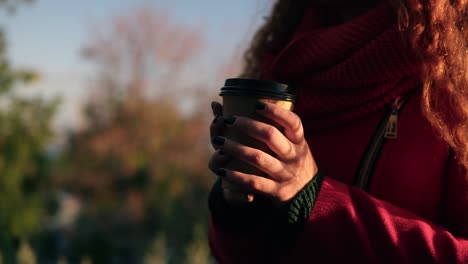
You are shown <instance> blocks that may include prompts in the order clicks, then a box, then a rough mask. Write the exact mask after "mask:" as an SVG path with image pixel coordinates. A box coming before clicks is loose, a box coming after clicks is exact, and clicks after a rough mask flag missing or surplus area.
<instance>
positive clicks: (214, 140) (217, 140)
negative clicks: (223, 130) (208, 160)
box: [211, 137, 224, 146]
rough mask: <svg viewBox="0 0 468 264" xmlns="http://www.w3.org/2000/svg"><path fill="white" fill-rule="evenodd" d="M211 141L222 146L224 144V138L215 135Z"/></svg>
mask: <svg viewBox="0 0 468 264" xmlns="http://www.w3.org/2000/svg"><path fill="white" fill-rule="evenodd" d="M211 142H213V144H215V145H217V146H222V145H224V138H222V137H215V138H213V139H212V140H211Z"/></svg>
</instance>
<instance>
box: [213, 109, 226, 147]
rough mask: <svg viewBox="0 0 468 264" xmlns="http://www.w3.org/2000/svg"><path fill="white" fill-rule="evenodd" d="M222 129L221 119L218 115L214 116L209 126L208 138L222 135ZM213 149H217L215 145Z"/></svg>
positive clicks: (222, 121) (223, 127)
mask: <svg viewBox="0 0 468 264" xmlns="http://www.w3.org/2000/svg"><path fill="white" fill-rule="evenodd" d="M224 129H225V126H224V119H223V117H222V116H220V115H217V116H215V118H214V119H213V122H211V126H210V138H214V137H217V136H222V135H224ZM213 148H214V149H218V147H217V146H215V145H213Z"/></svg>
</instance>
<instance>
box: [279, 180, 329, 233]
mask: <svg viewBox="0 0 468 264" xmlns="http://www.w3.org/2000/svg"><path fill="white" fill-rule="evenodd" d="M322 181H323V174H322V173H321V172H318V173H317V175H315V177H314V178H313V179H312V180H311V181H310V182H309V183H308V184H307V185H306V186H305V187H304V188H303V189H302V190H301V191H300V192H299V193H298V194H297V195H296V196H295V197H294V199H293V200H292V201H291V202H290V203H289V204H288V205H287V207H286V213H287V220H286V222H287V223H288V224H289V225H293V226H295V228H297V227H299V228H302V226H303V225H304V224H305V223H306V222H307V219H309V216H310V212H311V211H312V208H313V207H314V203H315V199H316V198H317V196H318V194H319V191H320V187H321V186H322Z"/></svg>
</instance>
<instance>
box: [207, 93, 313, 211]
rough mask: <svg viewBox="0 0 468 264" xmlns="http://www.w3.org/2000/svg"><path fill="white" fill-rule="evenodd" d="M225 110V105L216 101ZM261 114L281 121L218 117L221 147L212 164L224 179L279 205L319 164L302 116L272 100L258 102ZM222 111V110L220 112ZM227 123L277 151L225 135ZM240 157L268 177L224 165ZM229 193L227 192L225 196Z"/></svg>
mask: <svg viewBox="0 0 468 264" xmlns="http://www.w3.org/2000/svg"><path fill="white" fill-rule="evenodd" d="M214 106H215V107H214V108H219V109H221V111H222V106H221V105H220V104H218V103H215V104H214ZM257 113H258V114H259V115H261V116H263V117H265V118H267V119H270V120H272V121H274V122H276V123H277V124H279V125H280V126H281V127H282V128H283V129H284V133H281V132H280V131H279V130H278V129H277V128H276V127H275V126H272V125H269V124H266V123H263V122H259V121H256V120H253V119H251V118H247V117H241V116H232V117H228V118H226V119H222V118H221V117H220V116H219V117H218V118H217V119H218V120H216V123H214V124H213V125H212V127H211V135H212V136H213V137H212V143H213V146H214V147H215V149H216V150H217V151H216V152H215V153H214V154H213V156H212V158H211V159H210V164H209V167H210V169H211V170H212V171H213V172H215V173H216V174H217V175H218V176H220V177H222V178H223V180H225V181H228V182H231V183H233V184H235V185H238V186H241V187H242V188H243V189H245V190H246V191H248V192H253V193H260V194H264V195H266V196H268V197H271V198H272V199H273V201H274V202H276V203H277V204H284V203H286V202H288V201H290V200H291V199H292V198H293V197H294V196H295V195H296V194H297V193H298V192H299V191H300V190H301V189H302V188H303V187H304V186H305V185H306V184H307V183H308V182H309V181H310V180H311V179H312V178H313V176H314V175H315V174H316V173H317V170H318V169H317V165H316V164H315V161H314V159H313V157H312V154H311V152H310V149H309V146H308V145H307V142H306V140H305V138H304V131H303V127H302V123H301V120H300V118H299V117H298V116H297V115H296V114H294V113H293V112H291V111H288V110H286V109H284V108H281V107H280V106H277V105H274V104H271V103H260V102H259V103H258V104H257ZM217 114H219V113H217ZM218 122H219V123H218ZM224 125H226V126H229V127H230V128H233V129H237V130H239V131H242V132H243V133H245V134H247V135H249V136H250V137H253V138H255V139H257V140H260V141H262V142H264V143H265V144H266V145H267V146H268V147H269V148H270V149H271V150H272V151H273V152H274V153H275V155H274V156H272V155H270V154H268V153H265V152H263V151H261V150H258V149H255V148H251V147H248V146H245V145H241V144H239V143H237V142H235V141H232V140H230V139H227V138H224V137H222V136H221V133H222V127H224ZM231 158H235V159H239V160H242V161H243V162H246V163H248V164H251V165H252V166H254V167H256V168H258V169H259V170H261V171H263V172H265V173H266V174H267V177H262V176H258V175H252V174H246V173H243V172H240V171H233V170H228V169H225V168H223V166H224V165H225V164H226V163H227V162H228V161H229V160H230V159H231ZM225 196H226V195H225Z"/></svg>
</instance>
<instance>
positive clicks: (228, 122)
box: [224, 116, 236, 125]
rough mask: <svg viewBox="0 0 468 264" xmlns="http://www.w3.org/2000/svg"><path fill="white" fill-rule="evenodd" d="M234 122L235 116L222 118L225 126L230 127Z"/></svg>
mask: <svg viewBox="0 0 468 264" xmlns="http://www.w3.org/2000/svg"><path fill="white" fill-rule="evenodd" d="M235 121H236V117H235V116H228V117H226V118H224V123H225V124H227V125H232V124H234V122H235Z"/></svg>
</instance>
